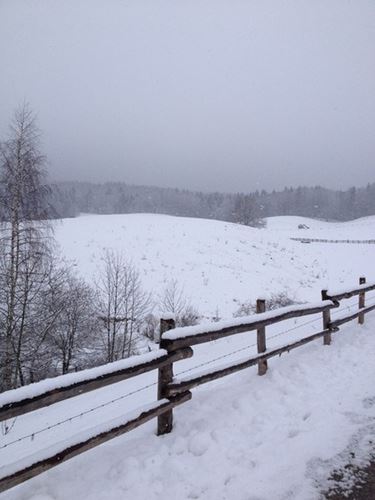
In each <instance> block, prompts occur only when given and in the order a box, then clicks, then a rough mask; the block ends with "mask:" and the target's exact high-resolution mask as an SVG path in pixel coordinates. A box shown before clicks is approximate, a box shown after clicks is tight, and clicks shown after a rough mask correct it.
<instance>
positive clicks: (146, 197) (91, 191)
mask: <svg viewBox="0 0 375 500" xmlns="http://www.w3.org/2000/svg"><path fill="white" fill-rule="evenodd" d="M49 206H50V209H51V215H52V216H53V217H55V218H59V217H75V216H77V215H79V214H80V213H95V214H116V213H117V214H120V213H121V214H122V213H157V214H168V215H178V216H185V217H200V218H206V219H218V220H224V221H229V222H237V223H240V224H245V225H252V226H257V225H262V220H263V219H264V218H265V217H270V216H275V215H300V216H304V217H311V218H316V219H325V220H332V221H346V220H351V219H356V218H358V217H364V216H366V215H374V214H375V183H372V184H368V185H367V186H366V187H364V188H355V187H352V188H350V189H348V190H346V191H335V190H332V189H326V188H323V187H319V186H316V187H297V188H285V189H284V190H283V191H272V192H266V191H255V192H253V193H237V194H232V193H203V192H196V191H188V190H182V189H171V188H160V187H153V186H132V185H128V184H125V183H121V182H107V183H104V184H93V183H86V182H61V183H55V184H52V185H51V190H50V194H49Z"/></svg>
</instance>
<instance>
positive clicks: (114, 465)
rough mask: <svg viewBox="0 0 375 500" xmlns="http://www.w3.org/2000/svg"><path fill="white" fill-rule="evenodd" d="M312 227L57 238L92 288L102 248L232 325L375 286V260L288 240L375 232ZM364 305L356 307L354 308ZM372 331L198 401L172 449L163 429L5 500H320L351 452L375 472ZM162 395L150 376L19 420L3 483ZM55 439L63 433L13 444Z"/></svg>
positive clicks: (128, 219) (135, 224) (100, 226)
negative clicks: (264, 300)
mask: <svg viewBox="0 0 375 500" xmlns="http://www.w3.org/2000/svg"><path fill="white" fill-rule="evenodd" d="M300 222H301V219H300V218H296V217H287V218H275V219H271V220H269V221H268V228H267V229H263V230H256V229H251V228H246V227H242V226H236V225H233V224H227V223H223V222H217V221H206V220H194V219H180V218H174V217H167V216H154V215H121V216H120V215H119V216H84V217H80V218H78V219H71V220H65V221H63V222H62V223H61V224H60V225H59V226H58V228H57V231H56V233H57V237H58V239H59V242H60V244H61V248H62V251H63V253H64V254H66V255H67V256H68V257H69V258H70V259H75V260H76V262H77V270H79V271H80V272H81V273H82V274H83V275H84V276H85V277H87V278H88V279H91V278H92V275H93V274H94V273H95V271H96V269H97V266H98V260H99V258H100V254H101V251H102V249H103V248H105V247H114V248H122V249H124V250H126V252H127V254H128V255H129V257H130V258H131V259H132V260H133V261H134V263H135V264H137V265H138V266H139V268H140V269H141V272H142V274H143V278H144V284H145V286H146V287H148V288H152V289H154V290H156V291H157V290H159V289H160V288H161V287H162V286H163V285H164V284H165V283H166V282H167V281H168V280H169V279H170V277H171V276H172V277H174V276H176V275H177V276H178V277H179V279H180V282H182V284H183V285H184V287H185V291H186V292H187V294H190V295H191V298H192V300H193V301H194V302H195V304H196V305H197V307H199V308H200V311H201V312H202V313H204V314H206V315H207V316H208V315H210V314H214V313H215V310H216V307H217V308H218V309H219V311H220V314H221V315H222V316H226V317H230V316H231V313H232V312H233V311H234V310H235V309H236V308H237V307H238V302H239V301H241V300H248V299H249V298H250V299H253V298H256V297H257V296H259V295H267V293H271V292H274V291H279V290H284V289H285V288H287V289H289V290H291V291H293V292H294V291H295V292H296V298H297V299H299V300H303V299H306V300H307V299H308V300H313V301H316V300H319V296H320V289H321V288H322V287H325V286H326V285H327V284H328V283H329V285H330V287H332V288H333V287H335V288H336V286H342V285H343V284H348V285H350V286H351V285H353V284H355V283H356V281H357V279H358V276H359V275H360V274H362V273H364V272H365V271H367V273H365V274H367V275H368V278H369V280H373V279H374V277H375V273H373V275H372V276H371V274H370V273H371V271H372V269H373V262H374V257H375V256H374V253H375V246H374V247H373V246H370V245H368V246H364V245H363V246H362V245H358V246H357V245H346V246H344V245H342V246H341V245H327V244H311V245H303V244H300V243H298V242H293V241H291V240H290V239H289V238H290V237H291V236H295V235H299V234H300V233H301V232H302V233H303V235H307V233H309V235H311V236H312V235H314V236H312V237H322V238H323V237H327V236H326V235H327V234H328V233H329V234H332V235H334V237H335V238H336V237H337V238H341V237H343V238H356V239H357V238H369V237H373V235H372V234H371V233H374V232H375V231H374V230H375V218H367V219H362V220H359V221H355V222H352V223H346V224H328V223H322V222H316V221H308V220H306V219H303V223H305V224H307V225H309V226H310V228H311V229H309V230H305V231H299V230H298V229H297V226H298V223H300ZM317 235H319V236H317ZM233 299H235V300H233ZM368 301H369V303H371V301H372V303H373V302H374V301H375V294H372V295H370V294H369V298H368ZM355 302H356V299H351V300H349V301H348V302H347V304H348V307H353V304H354V303H355ZM334 313H335V314H341V313H340V311H335V312H334ZM372 318H373V319H371V316H370V317H369V320H368V322H367V323H366V325H365V326H364V327H361V328H359V327H358V326H357V325H356V324H354V323H353V324H350V325H348V326H346V327H343V329H342V332H340V333H338V334H336V335H335V337H334V342H333V344H332V346H330V347H323V346H322V342H321V341H317V342H316V343H313V344H310V345H308V346H305V347H303V348H301V349H298V350H296V351H294V352H292V353H291V354H289V355H285V356H282V357H281V358H277V359H274V360H271V361H270V370H269V372H268V373H267V375H266V376H265V377H262V378H260V377H257V375H256V370H255V369H249V370H245V371H243V372H240V373H239V374H236V375H232V376H230V377H227V378H224V379H222V380H220V381H216V382H213V383H211V384H208V385H205V386H202V387H200V388H197V389H195V390H194V392H193V399H192V401H190V402H189V403H187V404H185V405H183V406H182V407H181V408H178V409H177V410H176V412H175V415H176V422H175V428H174V431H173V433H172V434H171V435H168V436H164V437H162V438H157V437H155V436H154V429H155V423H149V424H147V425H145V426H143V427H141V428H140V429H137V430H136V431H133V432H131V433H129V434H128V435H125V436H123V437H121V438H117V439H115V440H113V441H111V442H109V443H107V444H105V445H102V446H101V447H99V448H97V449H95V450H92V451H90V452H88V453H86V454H84V455H82V456H80V457H77V458H75V459H73V460H72V461H70V462H68V463H66V464H63V465H61V466H59V467H58V468H55V469H53V470H51V471H49V472H48V473H46V474H44V475H42V476H39V477H38V478H35V479H33V480H31V481H29V482H27V483H25V484H24V485H21V486H19V487H17V488H15V489H13V490H11V491H9V492H7V493H4V494H3V495H2V498H4V499H8V500H16V499H17V500H18V499H19V500H24V499H33V500H37V499H38V500H42V499H44V500H51V499H56V500H65V499H68V498H79V499H87V500H88V499H90V500H99V499H102V498H108V499H110V500H112V499H113V500H115V499H119V498H131V499H134V500H141V499H142V500H143V499H144V498H150V499H159V498H163V497H164V498H165V496H170V497H173V498H178V499H188V498H201V499H205V500H206V499H208V500H211V499H212V500H213V499H215V500H216V499H225V500H232V499H235V500H237V499H239V500H242V499H244V500H245V499H246V500H261V499H262V500H270V499H272V500H274V499H275V500H278V499H280V500H281V499H286V498H291V499H295V500H305V499H306V500H310V499H314V498H317V495H318V487H317V485H316V484H323V483H324V479H325V474H327V467H332V466H333V465H334V464H337V463H342V462H345V461H346V460H347V459H348V454H345V453H343V452H345V449H346V448H347V447H348V445H349V444H350V442H351V440H353V439H354V440H357V441H359V443H360V448H361V449H362V455H361V456H362V457H363V458H364V457H365V456H366V453H365V452H366V449H367V448H366V445H365V443H366V439H367V438H368V435H369V434H371V433H373V432H374V425H373V423H372V422H373V419H374V417H375V393H374V391H373V387H374V384H373V383H371V382H370V381H371V380H372V381H373V380H374V368H373V366H374V363H373V360H374V358H375V337H374V335H372V332H373V329H374V327H375V313H374V314H373V315H372ZM320 328H321V317H320V316H316V317H314V316H313V317H309V318H301V319H300V320H290V321H288V322H286V323H283V324H282V325H276V326H273V327H270V328H268V329H267V338H268V339H269V340H268V346H269V347H275V346H277V345H281V344H283V343H286V342H288V341H289V340H293V339H297V338H300V337H303V336H304V335H307V334H309V333H313V332H314V331H319V329H320ZM287 330H291V331H287ZM270 337H274V338H272V339H271V338H270ZM255 340H256V339H255V334H254V332H249V333H245V334H242V335H238V336H234V337H229V338H226V339H223V340H221V341H217V342H213V343H210V344H205V345H202V346H197V347H196V348H195V349H194V356H193V358H192V359H189V360H185V361H182V362H179V363H178V364H176V367H175V373H176V374H179V373H181V372H183V371H185V370H192V373H193V372H194V367H195V366H197V365H200V364H202V363H207V362H209V361H211V360H213V359H216V358H219V359H217V361H216V362H215V363H213V364H211V366H215V365H216V364H221V363H223V362H227V361H232V360H234V359H239V358H242V357H243V356H246V355H249V356H251V355H253V354H255V352H256V351H255V350H256V347H255V343H256V342H254V341H255ZM228 353H233V354H231V355H230V356H227V355H228ZM224 356H225V358H224ZM209 366H210V365H209ZM197 369H198V370H199V367H197ZM154 383H155V374H154V373H148V374H145V375H143V376H142V377H137V378H136V379H131V380H128V381H125V382H122V383H119V384H116V385H114V386H112V387H111V388H110V389H109V388H104V389H102V390H99V391H95V392H94V393H89V394H86V395H83V396H80V397H79V398H75V399H74V400H70V401H65V402H61V403H58V404H56V405H54V406H53V407H50V408H48V409H46V410H43V411H42V410H40V411H37V412H33V413H31V414H29V415H26V416H23V417H19V418H18V419H17V421H16V422H15V423H14V427H13V428H12V431H11V432H10V433H9V434H8V435H7V436H0V440H1V442H0V463H1V464H2V466H3V467H1V468H0V475H4V474H5V473H6V472H7V471H10V470H13V468H14V465H12V464H15V463H16V462H17V461H18V460H19V459H20V458H21V457H26V458H24V459H25V460H26V462H25V463H27V460H28V458H27V457H28V456H30V455H32V454H35V453H36V454H38V453H40V450H43V449H44V448H46V447H49V446H53V445H54V444H55V443H58V442H60V441H66V440H67V439H69V436H72V435H74V434H77V433H79V432H86V430H87V429H88V428H90V427H94V426H97V425H98V424H100V425H102V424H103V423H104V422H106V421H108V420H111V419H114V418H118V417H121V416H126V415H127V414H128V413H131V412H132V411H133V410H134V409H135V408H136V407H138V406H141V405H144V404H148V403H152V401H154V400H155V396H156V387H155V385H152V384H154ZM93 408H96V409H94V410H93V411H91V410H92V409H93ZM85 412H89V413H87V414H84V415H83V416H79V415H80V414H81V413H85ZM62 420H65V422H64V423H61V424H60V422H61V421H62ZM56 424H58V425H56ZM54 425H56V426H54ZM46 426H52V427H51V429H49V430H44V431H43V432H41V433H40V434H35V435H34V437H33V438H30V437H28V438H27V439H23V440H21V441H19V442H14V441H17V440H18V439H19V438H22V437H23V436H27V435H29V434H32V433H35V431H37V430H42V429H43V428H44V427H46ZM12 443H13V444H12ZM7 444H9V446H7V447H5V448H2V446H4V445H7ZM356 447H357V446H356ZM348 451H352V450H348ZM324 461H327V463H326V462H324Z"/></svg>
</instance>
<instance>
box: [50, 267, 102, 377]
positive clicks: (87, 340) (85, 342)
mask: <svg viewBox="0 0 375 500" xmlns="http://www.w3.org/2000/svg"><path fill="white" fill-rule="evenodd" d="M53 288H54V289H53V293H50V294H49V302H50V310H51V311H53V310H55V311H56V314H57V320H56V321H55V322H54V324H53V327H52V328H50V331H49V335H48V342H49V344H50V346H51V349H52V353H53V356H52V357H53V359H55V360H56V361H57V364H58V367H59V371H61V373H63V374H64V373H68V372H69V371H70V370H71V368H72V363H74V362H75V363H76V366H75V367H76V368H77V367H78V366H77V364H78V363H80V364H82V365H85V364H86V360H84V359H82V358H83V357H85V355H86V354H87V351H88V350H89V349H90V348H91V347H93V341H94V339H93V336H94V333H95V326H96V324H97V321H96V318H95V310H94V291H93V290H92V288H91V287H90V286H89V285H88V284H87V283H85V282H84V281H83V280H82V279H81V278H77V277H75V276H73V274H72V272H71V269H69V268H65V269H63V275H62V279H61V280H58V281H55V283H54V284H53Z"/></svg>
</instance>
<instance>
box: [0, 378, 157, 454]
mask: <svg viewBox="0 0 375 500" xmlns="http://www.w3.org/2000/svg"><path fill="white" fill-rule="evenodd" d="M156 384H157V382H153V383H152V384H148V385H145V386H143V387H140V388H139V389H136V390H134V391H131V392H128V393H127V394H123V395H122V396H119V397H117V398H114V399H111V400H110V401H106V402H105V403H102V404H100V405H97V406H94V407H93V408H90V409H89V410H85V411H82V412H81V413H77V414H75V415H73V416H71V417H68V418H65V419H64V420H60V421H59V422H55V423H54V424H51V425H48V426H46V427H43V428H42V429H39V430H37V431H35V432H32V433H30V434H27V435H26V436H22V437H20V438H18V439H15V440H14V441H10V442H9V443H6V444H4V445H2V446H0V450H2V449H4V448H7V447H8V446H11V445H13V444H16V443H19V442H21V441H24V440H26V439H31V440H33V439H34V437H35V436H37V435H39V434H42V433H43V432H46V431H49V430H51V429H54V428H55V427H59V426H60V425H62V424H66V423H68V422H71V421H72V420H75V419H77V418H80V417H83V416H84V415H87V414H89V413H92V412H93V411H95V410H99V409H100V408H104V407H105V406H108V405H110V404H113V403H116V402H117V401H120V400H122V399H125V398H127V397H129V396H133V395H134V394H136V393H138V392H141V391H144V390H145V389H149V388H150V387H153V386H155V385H156Z"/></svg>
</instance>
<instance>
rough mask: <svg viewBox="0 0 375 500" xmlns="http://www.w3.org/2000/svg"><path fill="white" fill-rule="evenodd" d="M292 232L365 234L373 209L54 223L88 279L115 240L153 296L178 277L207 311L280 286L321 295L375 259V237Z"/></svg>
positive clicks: (306, 296) (223, 309)
mask: <svg viewBox="0 0 375 500" xmlns="http://www.w3.org/2000/svg"><path fill="white" fill-rule="evenodd" d="M299 224H305V225H307V226H309V228H310V229H306V230H299V229H298V225H299ZM291 237H312V238H335V239H347V238H351V239H370V238H374V237H375V217H369V218H365V219H359V220H357V221H354V222H346V223H327V222H320V221H314V220H309V219H304V218H302V217H273V218H270V219H268V221H267V228H266V229H253V228H249V227H246V226H241V225H238V224H231V223H227V222H220V221H213V220H205V219H193V218H181V217H171V216H167V215H150V214H130V215H86V216H81V217H78V218H76V219H65V220H64V221H62V223H60V224H58V225H57V226H56V238H57V240H58V242H59V244H60V246H61V251H62V254H63V255H64V256H65V257H66V258H68V259H71V260H73V261H75V262H76V263H77V271H78V272H80V273H81V274H82V275H83V276H84V277H86V278H87V279H92V278H93V276H94V275H95V273H97V272H98V265H99V264H100V258H101V256H102V255H103V250H104V249H105V248H114V249H116V250H119V251H121V252H123V253H124V255H125V256H126V257H127V258H128V259H129V260H131V261H132V262H133V263H134V264H135V265H136V266H137V267H138V268H139V270H140V272H141V275H142V280H143V283H144V286H145V288H146V289H147V290H149V291H152V292H153V294H154V297H155V299H156V300H157V297H158V296H160V295H162V294H163V291H164V290H165V288H166V286H168V283H170V282H171V280H173V279H177V281H178V284H179V286H180V287H181V288H183V289H184V292H185V294H186V295H187V296H188V297H189V298H190V299H191V301H192V303H193V304H194V305H195V306H196V308H197V309H198V311H199V312H200V313H201V314H202V315H204V316H208V317H212V316H216V314H217V313H218V315H219V316H220V317H222V318H228V317H231V316H232V313H233V312H235V311H236V310H237V309H238V307H239V304H240V303H241V302H246V301H249V300H255V299H256V298H257V297H259V296H266V297H267V296H269V295H270V294H271V293H275V292H280V291H287V292H288V293H289V295H290V296H291V297H294V298H295V299H296V300H298V301H305V300H308V301H316V300H320V290H321V289H322V288H325V287H326V286H328V285H329V286H330V287H336V286H337V285H342V284H349V285H352V284H353V280H355V281H357V280H358V277H359V276H360V275H362V274H364V275H366V272H367V274H368V273H369V270H370V269H371V265H372V262H374V256H375V245H359V246H358V245H344V244H343V245H340V246H339V245H330V244H327V243H320V244H318V243H313V244H309V245H307V244H303V243H299V242H296V241H291V240H290V238H291ZM369 278H370V276H369Z"/></svg>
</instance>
